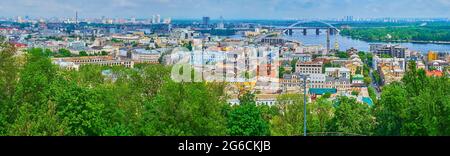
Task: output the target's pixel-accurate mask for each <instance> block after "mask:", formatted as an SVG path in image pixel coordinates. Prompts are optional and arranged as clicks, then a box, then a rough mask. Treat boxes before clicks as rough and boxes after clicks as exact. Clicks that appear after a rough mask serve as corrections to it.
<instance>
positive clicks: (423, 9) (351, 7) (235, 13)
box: [0, 0, 450, 19]
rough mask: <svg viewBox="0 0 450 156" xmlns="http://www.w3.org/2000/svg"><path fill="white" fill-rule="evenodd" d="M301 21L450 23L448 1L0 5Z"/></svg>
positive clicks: (93, 13)
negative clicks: (415, 20) (351, 19)
mask: <svg viewBox="0 0 450 156" xmlns="http://www.w3.org/2000/svg"><path fill="white" fill-rule="evenodd" d="M76 11H78V14H79V16H80V17H81V18H88V17H89V18H91V17H102V16H105V17H111V18H117V17H123V18H129V17H137V18H149V17H151V16H152V15H153V14H160V15H161V17H171V18H173V19H184V18H186V19H198V18H201V17H202V16H209V17H211V18H212V19H214V18H216V19H217V18H219V17H220V16H223V17H224V19H299V18H343V17H344V16H354V18H378V17H400V18H401V17H419V18H428V17H445V18H449V17H450V0H0V17H1V16H4V17H14V16H30V17H73V16H75V12H76Z"/></svg>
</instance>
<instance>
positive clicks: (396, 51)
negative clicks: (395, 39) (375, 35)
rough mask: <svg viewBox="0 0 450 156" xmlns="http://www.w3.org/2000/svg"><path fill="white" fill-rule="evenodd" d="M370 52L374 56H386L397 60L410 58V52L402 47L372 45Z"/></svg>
mask: <svg viewBox="0 0 450 156" xmlns="http://www.w3.org/2000/svg"><path fill="white" fill-rule="evenodd" d="M370 52H371V53H373V54H374V55H377V56H379V57H382V56H384V55H386V56H390V57H396V58H407V57H409V56H410V53H411V52H410V50H408V48H406V47H401V46H400V45H384V44H371V45H370Z"/></svg>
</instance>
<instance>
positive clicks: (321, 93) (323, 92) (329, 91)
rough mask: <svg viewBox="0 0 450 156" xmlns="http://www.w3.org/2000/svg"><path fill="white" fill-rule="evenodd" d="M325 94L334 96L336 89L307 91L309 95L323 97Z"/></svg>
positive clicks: (312, 89)
mask: <svg viewBox="0 0 450 156" xmlns="http://www.w3.org/2000/svg"><path fill="white" fill-rule="evenodd" d="M326 93H330V94H336V93H337V89H336V88H311V89H309V94H315V95H323V94H326Z"/></svg>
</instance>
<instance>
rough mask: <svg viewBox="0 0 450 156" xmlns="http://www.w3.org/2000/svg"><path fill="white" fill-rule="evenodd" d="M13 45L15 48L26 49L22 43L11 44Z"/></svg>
mask: <svg viewBox="0 0 450 156" xmlns="http://www.w3.org/2000/svg"><path fill="white" fill-rule="evenodd" d="M13 45H14V47H16V48H25V47H27V44H23V43H13Z"/></svg>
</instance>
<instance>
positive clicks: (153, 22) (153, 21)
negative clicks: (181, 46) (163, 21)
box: [152, 15, 156, 24]
mask: <svg viewBox="0 0 450 156" xmlns="http://www.w3.org/2000/svg"><path fill="white" fill-rule="evenodd" d="M155 23H156V16H155V15H152V24H155Z"/></svg>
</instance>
